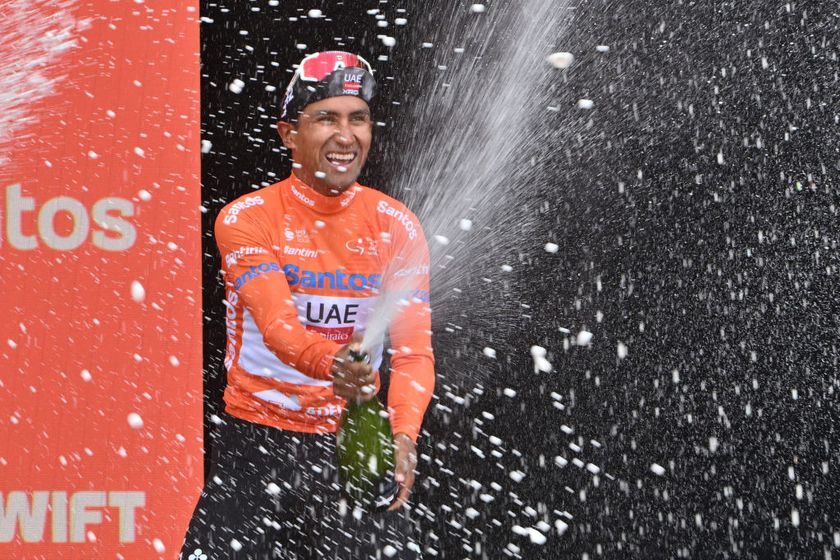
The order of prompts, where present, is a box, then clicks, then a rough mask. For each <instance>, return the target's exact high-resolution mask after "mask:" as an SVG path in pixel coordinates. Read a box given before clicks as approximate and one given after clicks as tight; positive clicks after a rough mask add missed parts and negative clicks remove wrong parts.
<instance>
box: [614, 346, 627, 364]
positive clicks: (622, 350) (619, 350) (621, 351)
mask: <svg viewBox="0 0 840 560" xmlns="http://www.w3.org/2000/svg"><path fill="white" fill-rule="evenodd" d="M616 354H617V355H618V359H619V360H623V359H624V358H626V357H627V346H626V345H625V344H624V343H623V342H619V343H618V346H617V347H616Z"/></svg>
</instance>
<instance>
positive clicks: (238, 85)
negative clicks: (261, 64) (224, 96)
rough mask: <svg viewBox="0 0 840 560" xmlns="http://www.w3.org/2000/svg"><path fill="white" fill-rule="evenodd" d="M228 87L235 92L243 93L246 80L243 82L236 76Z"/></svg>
mask: <svg viewBox="0 0 840 560" xmlns="http://www.w3.org/2000/svg"><path fill="white" fill-rule="evenodd" d="M228 89H229V90H230V91H232V92H233V93H237V94H238V93H242V90H243V89H245V82H243V81H242V80H240V79H239V78H236V79H235V80H233V81H232V82H231V83H230V85H229V86H228Z"/></svg>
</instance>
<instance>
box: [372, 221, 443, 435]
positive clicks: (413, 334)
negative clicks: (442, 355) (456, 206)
mask: <svg viewBox="0 0 840 560" xmlns="http://www.w3.org/2000/svg"><path fill="white" fill-rule="evenodd" d="M415 223H416V218H415ZM384 287H385V290H389V289H390V290H396V291H397V292H399V294H400V299H401V301H400V304H399V305H398V307H397V309H398V311H397V312H396V314H395V316H394V319H393V320H392V321H391V326H390V328H389V335H390V339H391V346H392V347H393V350H392V352H393V353H392V355H391V385H390V388H389V390H388V405H389V408H390V409H391V428H392V430H393V432H394V434H397V433H399V432H404V433H405V434H407V435H408V436H410V437H411V439H412V440H414V441H415V442H416V441H417V437H418V436H419V434H420V426H421V424H422V422H423V416H424V414H425V413H426V408H427V407H428V406H429V401H431V398H432V392H433V391H434V388H435V370H434V364H435V359H434V354H433V353H432V312H431V308H430V305H429V248H428V245H427V244H426V239H425V237H424V236H423V232H422V230H421V229H420V228H419V227H418V228H417V236H416V238H415V239H409V238H408V237H407V236H406V237H405V242H404V245H403V247H402V248H401V250H400V251H399V252H398V254H397V257H396V258H395V259H394V260H393V261H392V265H391V266H390V267H389V269H388V272H387V275H386V279H385V284H384Z"/></svg>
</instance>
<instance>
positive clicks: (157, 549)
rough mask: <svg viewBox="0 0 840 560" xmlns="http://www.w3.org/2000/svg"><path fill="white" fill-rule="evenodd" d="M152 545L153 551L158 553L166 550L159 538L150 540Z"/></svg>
mask: <svg viewBox="0 0 840 560" xmlns="http://www.w3.org/2000/svg"><path fill="white" fill-rule="evenodd" d="M152 546H153V547H155V552H157V553H158V554H161V553H164V552H166V547H165V546H164V545H163V541H162V540H160V539H154V540H153V541H152Z"/></svg>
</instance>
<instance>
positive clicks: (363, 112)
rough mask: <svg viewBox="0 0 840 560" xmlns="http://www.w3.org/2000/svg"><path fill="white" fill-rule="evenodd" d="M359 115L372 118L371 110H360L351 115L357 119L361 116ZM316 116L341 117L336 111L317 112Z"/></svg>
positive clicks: (322, 110)
mask: <svg viewBox="0 0 840 560" xmlns="http://www.w3.org/2000/svg"><path fill="white" fill-rule="evenodd" d="M359 115H365V116H370V110H369V109H359V110H357V111H353V112H352V113H350V116H351V117H356V116H359ZM315 116H316V117H337V116H339V113H338V112H336V111H327V110H324V109H321V110H320V111H317V112H316V113H315Z"/></svg>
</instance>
